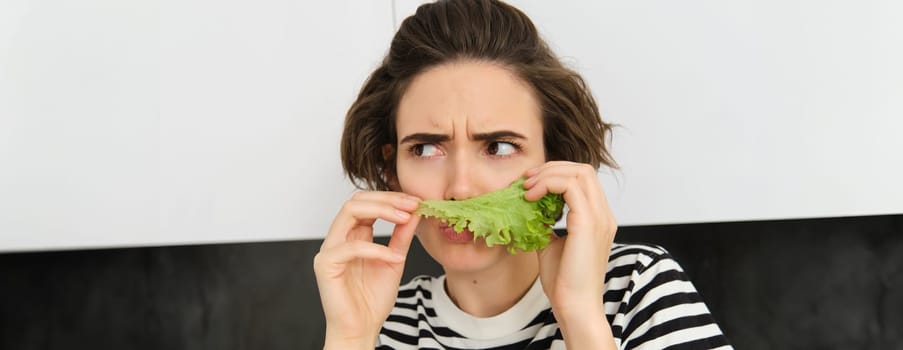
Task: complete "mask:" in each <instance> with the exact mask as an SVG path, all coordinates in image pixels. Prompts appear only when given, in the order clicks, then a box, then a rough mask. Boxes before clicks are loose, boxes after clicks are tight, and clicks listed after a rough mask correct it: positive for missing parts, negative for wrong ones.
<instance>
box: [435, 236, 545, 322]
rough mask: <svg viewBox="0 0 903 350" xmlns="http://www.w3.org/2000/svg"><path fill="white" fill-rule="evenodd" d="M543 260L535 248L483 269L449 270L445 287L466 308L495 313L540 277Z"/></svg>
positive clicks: (477, 312)
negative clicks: (533, 250) (540, 264)
mask: <svg viewBox="0 0 903 350" xmlns="http://www.w3.org/2000/svg"><path fill="white" fill-rule="evenodd" d="M538 275H539V261H538V260H537V258H536V254H534V253H532V252H520V253H517V254H514V255H511V256H509V257H508V258H507V259H505V261H504V262H501V263H498V264H493V265H492V266H491V267H489V268H487V269H485V270H480V271H466V272H461V271H448V270H446V271H445V290H446V292H447V293H448V296H449V297H450V298H451V300H452V301H453V302H454V303H455V305H457V306H458V307H459V308H460V309H461V310H463V311H464V312H466V313H468V314H470V315H473V316H476V317H491V316H495V315H498V314H501V313H502V312H505V311H506V310H508V309H510V308H511V307H512V306H514V304H516V303H517V302H518V301H519V300H520V299H521V298H522V297H523V296H524V295H525V294H527V291H528V290H530V287H531V286H532V285H533V282H534V281H536V277H537V276H538Z"/></svg>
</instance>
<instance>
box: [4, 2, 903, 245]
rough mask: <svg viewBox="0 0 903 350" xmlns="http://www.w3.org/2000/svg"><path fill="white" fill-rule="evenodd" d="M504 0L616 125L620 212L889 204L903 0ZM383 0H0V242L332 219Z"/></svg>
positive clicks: (798, 213) (400, 10)
mask: <svg viewBox="0 0 903 350" xmlns="http://www.w3.org/2000/svg"><path fill="white" fill-rule="evenodd" d="M416 4H417V2H411V1H404V0H398V1H397V2H396V3H395V9H396V13H395V15H396V16H397V18H398V19H399V20H400V19H403V18H404V16H406V15H408V14H410V13H413V9H414V8H415V7H416ZM515 4H516V5H517V6H519V7H522V8H523V9H524V10H525V11H526V12H527V13H528V14H529V15H530V16H531V17H532V18H533V19H534V21H535V22H536V23H537V25H538V26H539V28H540V30H541V32H542V33H544V34H545V36H546V37H547V38H548V39H549V41H550V42H551V44H552V46H553V47H554V48H555V50H556V51H557V52H558V53H559V54H561V55H562V56H564V57H565V59H566V61H567V62H568V63H569V64H571V65H572V66H574V67H575V68H576V69H578V70H579V71H580V72H582V73H583V74H584V76H585V77H586V78H587V80H588V81H589V83H590V86H591V87H592V88H593V91H594V94H595V96H596V97H597V98H598V100H599V104H600V106H601V109H602V112H603V116H604V117H605V118H606V119H608V120H609V121H612V122H615V123H619V124H622V125H623V127H622V128H619V129H617V132H616V136H615V139H614V153H615V156H616V157H617V159H618V161H619V162H620V163H621V165H622V168H623V169H622V171H621V172H619V173H616V174H617V178H615V177H613V176H611V175H610V174H603V175H601V179H602V181H603V183H604V184H605V186H606V191H607V193H608V195H609V198H610V200H611V202H612V206H613V207H614V211H615V215H616V216H617V218H618V221H619V223H620V224H622V225H642V224H659V223H687V222H712V221H735V220H759V219H783V218H802V217H834V216H848V215H872V214H889V213H901V212H903V185H900V184H899V179H903V156H901V155H900V152H901V150H903V138H898V136H897V135H898V134H899V133H900V132H901V131H903V67H901V65H900V64H899V62H903V21H899V18H903V4H900V3H897V2H892V1H889V0H888V1H877V0H876V1H862V2H853V1H846V2H838V1H814V0H792V1H730V2H725V1H693V0H688V1H680V2H674V1H663V0H655V1H617V2H615V1H580V2H572V1H556V2H548V1H539V0H535V1H516V2H515ZM392 5H393V4H392V2H390V1H388V0H384V1H350V0H349V1H328V2H318V3H316V5H313V3H307V2H297V1H294V2H293V1H287V0H265V1H254V2H248V1H212V0H211V1H203V0H188V1H172V0H164V1H156V2H155V1H150V2H138V1H113V0H85V1H79V2H71V1H68V2H67V1H60V0H45V1H42V0H4V1H0V251H22V250H41V249H70V248H89V247H121V246H147V245H168V244H191V243H215V242H237V241H267V240H282V239H306V238H317V237H322V236H323V235H324V234H325V232H326V230H327V228H328V226H329V223H330V221H331V220H332V217H333V216H334V215H335V213H336V211H337V210H338V208H339V207H340V205H341V203H342V202H343V201H344V200H345V199H346V198H347V197H348V195H349V194H350V192H351V190H352V188H351V186H350V185H349V184H348V182H347V180H346V179H345V178H344V177H343V176H342V172H341V166H340V164H339V152H338V147H339V146H338V140H339V136H340V133H341V126H342V121H343V118H344V113H345V111H346V110H347V108H348V106H349V105H350V103H351V102H352V101H353V98H354V96H355V95H356V93H357V91H358V89H359V88H360V85H361V83H362V82H363V81H364V80H365V78H366V76H367V74H369V72H370V71H371V70H372V69H373V68H375V67H376V65H377V64H378V62H379V60H380V59H381V57H382V55H383V54H384V53H385V52H386V50H387V48H388V45H389V41H390V39H391V36H392V25H393V23H392V15H393V13H392V8H393V6H392ZM389 230H390V227H389V225H378V226H377V232H378V233H381V234H387V233H388V232H389Z"/></svg>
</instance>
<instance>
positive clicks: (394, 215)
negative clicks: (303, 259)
mask: <svg viewBox="0 0 903 350" xmlns="http://www.w3.org/2000/svg"><path fill="white" fill-rule="evenodd" d="M361 193H363V192H361ZM387 194H388V192H382V193H381V195H379V196H374V195H372V194H369V195H355V197H352V199H350V200H348V201H347V202H345V204H343V205H342V209H340V210H339V213H338V214H337V215H336V217H335V219H334V220H333V222H332V225H331V226H330V228H329V232H328V233H327V234H326V239H325V240H324V241H323V245H324V246H325V247H331V246H335V245H337V244H341V243H342V242H345V241H347V240H348V239H349V237H348V235H349V233H351V231H352V230H353V229H355V228H356V227H360V226H367V229H368V230H371V231H372V228H371V227H372V226H373V223H374V222H376V219H383V220H386V221H388V222H392V223H394V224H404V223H406V222H408V221H409V220H410V219H411V216H412V212H413V211H414V210H415V209H416V208H417V205H419V203H417V200H416V199H414V197H410V196H406V195H403V194H401V195H395V194H392V195H387Z"/></svg>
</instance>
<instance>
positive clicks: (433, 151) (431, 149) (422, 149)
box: [410, 143, 439, 158]
mask: <svg viewBox="0 0 903 350" xmlns="http://www.w3.org/2000/svg"><path fill="white" fill-rule="evenodd" d="M410 152H411V154H413V155H414V156H415V157H424V158H428V157H433V156H436V155H438V154H439V148H438V147H436V145H434V144H432V143H420V144H416V145H413V146H411V151H410Z"/></svg>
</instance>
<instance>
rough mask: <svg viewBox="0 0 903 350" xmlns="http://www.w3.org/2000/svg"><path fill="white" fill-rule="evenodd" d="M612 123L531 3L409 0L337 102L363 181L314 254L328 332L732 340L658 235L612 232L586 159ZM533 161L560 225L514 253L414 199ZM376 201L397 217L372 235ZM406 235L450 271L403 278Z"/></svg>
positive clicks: (349, 336)
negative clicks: (457, 227)
mask: <svg viewBox="0 0 903 350" xmlns="http://www.w3.org/2000/svg"><path fill="white" fill-rule="evenodd" d="M610 128H611V126H610V125H609V124H606V123H604V122H603V121H602V120H601V119H600V117H599V112H598V108H597V107H596V104H595V101H594V100H593V98H592V96H591V95H590V93H589V91H588V89H587V88H586V86H585V84H584V83H583V80H582V79H581V78H580V76H579V75H577V74H576V73H575V72H573V71H571V70H569V69H567V68H565V67H563V66H562V65H561V63H560V62H559V61H558V60H557V58H555V56H554V55H553V53H552V52H551V51H550V50H549V48H548V47H547V45H546V44H545V43H544V42H543V41H542V40H541V39H540V38H539V36H538V34H537V32H536V29H535V28H534V26H533V24H532V23H531V22H530V20H529V19H528V18H527V17H526V16H525V15H524V14H523V13H521V12H520V11H518V10H517V9H515V8H513V7H511V6H509V5H507V4H504V3H501V2H498V1H466V0H461V1H454V0H452V1H439V2H437V3H432V4H426V5H423V6H421V7H420V8H418V10H417V13H416V14H415V15H414V16H411V17H409V18H407V19H406V20H405V21H404V22H403V23H402V25H401V26H400V28H399V30H398V33H397V34H396V35H395V37H394V39H393V40H392V45H391V48H390V51H389V54H388V55H387V56H386V58H385V60H384V61H383V63H382V65H381V66H380V67H379V68H377V69H376V71H374V72H373V74H372V75H371V76H370V78H369V79H368V81H367V82H366V83H365V85H364V87H363V88H362V90H361V92H360V95H359V96H358V98H357V100H356V101H355V103H354V104H353V105H352V107H351V109H350V110H349V112H348V115H347V119H346V124H345V132H344V135H343V138H342V160H343V164H344V167H345V170H346V172H347V173H348V175H349V177H350V178H351V179H352V180H353V181H355V183H357V184H361V183H362V184H363V187H366V188H368V189H370V190H371V191H365V192H358V193H356V194H355V195H354V196H353V197H352V198H351V199H350V200H348V201H347V202H346V203H345V204H344V206H343V207H342V209H341V210H340V211H339V213H338V214H337V215H336V217H335V219H334V221H333V223H332V226H331V227H330V229H329V232H328V233H327V235H326V239H325V240H324V242H323V245H322V247H321V249H320V252H319V254H317V256H316V258H315V263H314V269H315V272H316V275H317V283H318V286H319V289H320V296H321V301H322V304H323V309H324V312H325V315H326V323H327V327H326V348H330V349H357V348H361V349H364V348H372V347H373V346H374V344H376V345H377V347H380V348H460V349H484V348H563V347H565V346H566V347H567V348H570V349H615V348H625V349H629V348H641V347H642V348H663V347H666V346H669V345H677V344H681V345H684V346H685V347H686V348H706V349H707V348H717V347H720V346H726V347H729V346H727V341H726V339H725V338H724V336H723V335H722V334H721V331H720V330H719V328H718V326H717V325H716V324H715V323H714V321H713V320H712V318H711V316H710V315H709V313H708V310H707V308H706V307H705V305H704V304H703V303H702V302H701V301H700V300H699V296H698V294H697V293H696V291H695V289H694V287H693V286H692V284H690V282H689V281H688V280H687V278H686V276H685V275H684V274H683V272H682V270H681V269H680V267H679V266H678V265H677V263H676V262H674V261H673V260H672V259H671V258H670V256H669V255H668V254H667V253H666V252H665V251H664V250H662V249H661V248H658V247H653V246H640V245H619V244H613V243H612V241H613V239H614V236H615V231H616V230H617V225H616V223H615V219H614V217H613V216H612V213H611V210H610V209H609V207H608V204H607V203H606V199H605V194H604V192H603V189H602V186H601V185H600V184H599V181H598V179H597V176H596V169H597V168H598V167H600V166H602V165H604V166H607V167H612V168H613V167H616V165H615V163H614V161H613V160H612V158H611V156H610V154H609V152H608V150H607V148H606V138H607V137H608V134H609V133H610ZM521 177H526V178H527V180H526V182H525V183H524V188H525V189H527V194H526V195H525V198H526V199H527V200H531V201H532V200H537V199H539V198H540V197H542V196H543V195H545V194H547V193H558V194H562V195H563V197H564V200H565V202H566V203H567V205H568V208H569V212H568V213H567V215H566V218H565V220H566V224H567V235H565V236H563V237H560V238H558V237H554V238H553V241H552V243H551V244H550V245H549V246H548V247H547V248H545V249H542V250H540V251H538V252H520V253H517V254H510V253H508V251H507V250H506V248H505V247H503V246H498V245H496V246H493V247H487V246H486V244H485V242H483V241H482V239H476V240H474V239H473V234H472V233H470V232H468V231H464V232H462V233H460V234H458V233H455V232H454V231H453V230H451V229H450V228H448V227H447V226H446V225H444V224H443V223H442V222H440V221H438V220H435V219H423V218H421V217H419V216H417V215H414V214H413V213H414V210H415V209H416V208H417V206H418V202H419V201H420V200H423V199H446V200H461V199H466V198H470V197H473V196H477V195H480V194H484V193H487V192H491V191H494V190H498V189H501V188H503V187H506V186H508V185H509V184H510V183H511V182H513V181H514V180H516V179H518V178H521ZM376 219H383V220H386V221H389V222H392V223H394V224H395V229H394V231H393V232H392V237H391V239H390V242H389V244H388V246H383V245H379V244H376V243H373V239H372V238H373V237H372V225H373V223H374V221H375V220H376ZM414 236H417V238H418V239H419V240H420V242H421V244H422V245H423V247H424V248H425V249H426V251H427V252H428V253H429V254H430V256H432V257H433V259H435V260H436V261H437V262H438V263H439V264H440V265H442V267H443V269H444V271H445V275H443V276H441V277H438V278H433V277H418V278H415V279H414V280H412V281H410V282H408V283H406V284H405V285H404V286H402V287H400V288H399V285H400V283H401V276H402V270H403V268H404V263H405V255H406V253H407V250H408V247H409V245H410V243H411V240H412V239H413V237H414Z"/></svg>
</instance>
